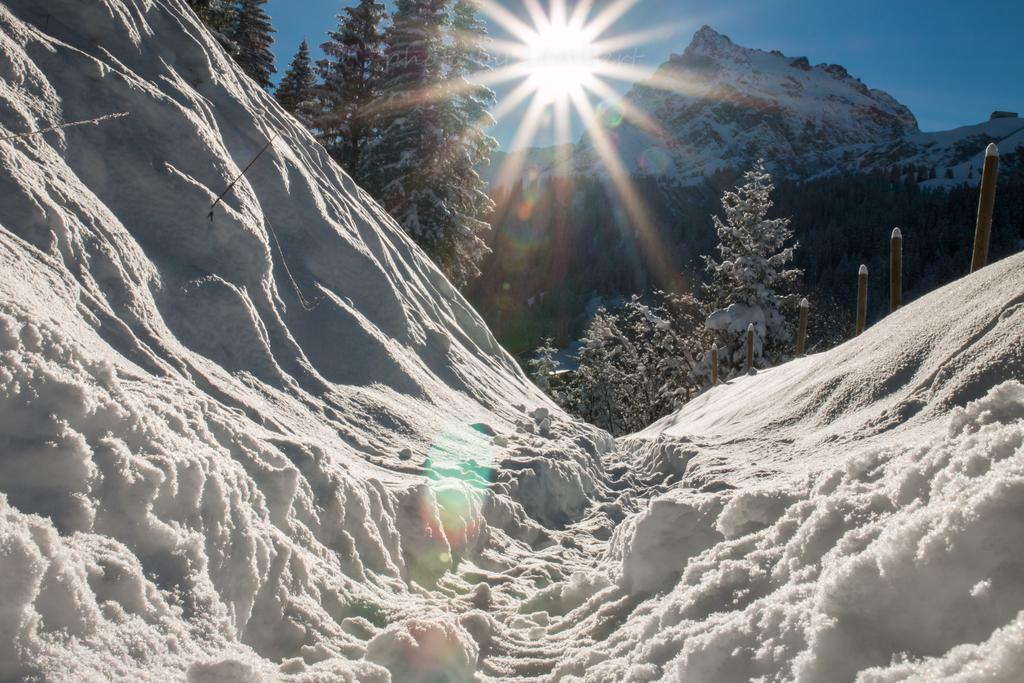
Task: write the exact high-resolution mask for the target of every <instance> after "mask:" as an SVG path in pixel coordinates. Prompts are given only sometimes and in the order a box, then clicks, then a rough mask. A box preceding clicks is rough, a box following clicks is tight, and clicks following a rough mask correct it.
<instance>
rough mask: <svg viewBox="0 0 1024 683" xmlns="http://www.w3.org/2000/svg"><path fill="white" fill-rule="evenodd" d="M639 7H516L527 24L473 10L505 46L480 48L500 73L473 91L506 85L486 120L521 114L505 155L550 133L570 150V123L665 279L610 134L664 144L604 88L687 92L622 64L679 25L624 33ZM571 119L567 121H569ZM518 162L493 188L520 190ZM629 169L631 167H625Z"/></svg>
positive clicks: (479, 78)
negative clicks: (631, 131)
mask: <svg viewBox="0 0 1024 683" xmlns="http://www.w3.org/2000/svg"><path fill="white" fill-rule="evenodd" d="M638 2H639V0H612V1H611V2H609V3H607V4H604V5H603V7H602V8H601V9H600V10H599V11H595V8H594V5H595V0H577V2H576V3H575V4H573V5H571V6H569V5H567V4H566V0H550V3H549V4H548V5H547V8H546V9H545V6H542V5H541V1H540V0H523V3H522V5H523V6H524V7H525V8H526V11H527V14H528V16H529V18H528V19H524V18H521V17H520V16H518V15H517V14H515V13H513V12H512V11H510V10H509V9H508V7H507V5H506V4H504V1H503V0H478V3H479V5H480V7H481V9H483V11H484V13H485V14H487V15H488V17H489V18H490V19H491V20H492V21H494V22H495V23H497V24H498V25H500V26H501V28H502V29H503V30H504V32H505V33H506V34H508V35H509V36H511V39H493V40H488V42H487V45H486V48H485V49H487V50H488V51H490V52H492V53H498V54H500V55H501V56H503V57H504V60H499V62H502V61H503V62H504V64H503V65H501V66H495V68H492V69H489V70H487V71H484V72H481V73H479V74H476V77H475V78H473V79H471V80H472V81H473V83H474V84H476V85H492V84H497V83H502V82H514V83H516V85H515V86H514V87H512V88H511V90H510V91H509V92H508V93H507V94H505V95H504V96H503V97H502V98H501V100H500V101H499V102H498V104H497V106H496V107H495V109H494V111H493V112H491V113H492V115H493V117H494V118H495V119H501V118H502V117H504V116H507V115H509V114H511V113H513V112H517V111H519V110H520V107H521V106H522V105H523V104H524V103H527V104H526V111H525V114H524V115H523V116H522V118H521V119H520V121H519V125H518V127H517V128H516V132H515V134H514V135H513V138H512V140H511V142H510V144H509V148H510V149H513V150H515V149H520V148H523V147H529V146H530V145H531V144H532V143H533V141H534V140H535V139H536V137H537V134H538V132H539V130H540V128H541V126H543V125H552V126H553V130H554V137H555V141H556V143H557V144H558V145H565V144H566V143H570V142H573V140H572V139H571V137H572V120H573V117H574V115H575V117H577V119H578V120H580V121H582V123H583V125H584V126H585V127H586V130H587V134H588V137H589V140H590V145H591V148H592V150H593V151H594V152H595V153H596V154H597V156H598V157H599V158H600V161H601V163H602V165H603V166H604V168H605V170H606V172H607V177H608V179H609V180H610V181H611V184H612V186H613V189H614V191H615V194H616V195H617V196H618V198H619V200H620V202H621V206H622V208H623V209H624V211H625V213H626V215H627V216H628V218H629V222H630V224H631V225H632V226H633V228H634V229H635V231H636V234H637V236H638V239H639V242H640V246H641V249H642V250H643V251H644V252H645V254H646V256H647V260H648V263H649V265H650V266H651V267H652V269H653V270H654V271H656V272H661V273H664V274H670V273H672V272H674V270H675V269H673V268H672V267H671V264H669V263H668V262H667V261H665V259H666V253H667V250H665V249H664V248H663V245H661V244H660V243H659V242H660V240H659V238H658V236H657V234H656V231H655V230H654V229H653V225H652V223H651V220H650V218H649V215H648V211H647V207H646V206H644V204H643V201H642V200H641V199H640V195H639V193H638V192H637V190H636V188H635V187H634V186H633V183H632V181H631V179H630V170H629V164H624V163H623V160H622V159H621V158H620V156H619V152H620V150H619V149H618V144H617V141H616V131H615V129H616V128H617V127H618V126H620V125H622V123H623V122H628V123H629V124H631V125H632V126H635V127H637V128H639V129H641V130H643V131H645V132H646V133H648V134H649V135H650V136H651V139H652V140H655V141H657V140H665V139H667V137H668V136H667V135H666V133H665V131H664V130H663V129H662V128H661V127H660V126H659V125H658V124H657V122H655V121H654V120H653V119H652V118H651V117H650V116H648V115H647V114H646V113H644V112H643V111H640V110H639V109H637V108H636V107H635V106H633V105H632V104H630V102H629V101H628V100H625V99H623V98H622V97H621V95H620V94H619V93H618V92H617V91H616V90H615V88H614V87H612V85H610V84H609V81H619V82H626V83H633V82H637V81H644V82H645V83H646V84H647V85H648V86H651V87H656V88H661V89H664V90H673V91H677V92H687V91H688V90H690V85H691V84H687V83H681V82H676V81H675V80H674V79H673V77H671V76H666V75H665V74H662V73H658V74H652V73H651V71H649V70H648V69H645V68H643V67H641V66H639V65H637V64H636V63H635V60H631V59H628V58H625V59H624V58H623V56H624V55H628V54H630V53H631V52H633V51H635V50H636V49H637V48H638V47H639V46H642V45H643V44H644V43H647V42H651V41H653V40H655V39H656V38H658V37H662V36H666V35H671V34H674V33H675V32H676V31H677V30H678V29H679V28H681V27H680V26H679V25H662V26H660V27H658V28H656V29H651V30H647V31H638V32H630V33H624V32H622V31H619V30H617V28H618V26H617V24H618V22H619V20H620V19H621V18H622V17H623V15H625V14H626V12H628V11H629V10H630V9H631V8H632V7H634V6H635V5H636V4H637V3H638ZM574 112H575V114H574ZM525 158H526V157H525V155H522V154H519V155H517V154H510V155H508V156H507V157H506V160H505V161H504V162H503V165H502V166H501V167H500V168H499V169H498V170H497V173H496V174H495V178H494V186H495V187H511V186H513V185H515V184H518V182H519V179H520V178H521V177H522V175H523V164H524V161H525ZM632 161H633V162H635V160H632Z"/></svg>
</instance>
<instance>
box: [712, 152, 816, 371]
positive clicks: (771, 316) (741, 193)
mask: <svg viewBox="0 0 1024 683" xmlns="http://www.w3.org/2000/svg"><path fill="white" fill-rule="evenodd" d="M743 178H744V180H745V183H744V184H743V185H741V186H739V187H738V188H736V190H735V191H727V192H725V194H723V195H722V208H723V209H724V210H725V221H722V220H721V219H720V218H719V217H718V216H714V217H713V220H714V226H715V231H716V232H717V233H718V239H719V245H718V255H719V259H718V260H715V259H713V258H711V257H708V256H706V257H704V260H705V263H706V266H707V269H708V271H709V273H710V274H711V282H710V284H709V285H708V288H707V293H708V295H709V299H710V303H711V305H712V306H713V308H714V309H716V310H714V312H713V313H712V314H711V315H710V316H709V317H708V319H707V322H706V323H705V325H706V327H707V328H708V329H709V330H712V331H714V332H715V333H716V336H717V338H718V339H717V341H718V345H719V347H722V348H725V349H727V350H728V360H729V361H731V362H730V363H727V366H728V365H731V369H733V370H735V369H737V368H740V367H742V359H743V358H744V356H745V344H746V329H747V325H748V324H750V323H753V324H754V328H755V331H756V334H755V344H754V355H755V359H756V360H755V363H756V364H761V365H763V364H764V363H765V362H767V363H769V364H774V363H777V362H779V361H780V360H781V359H782V358H783V357H784V355H785V354H786V353H787V352H788V350H789V345H790V342H791V341H792V338H793V331H792V327H793V326H792V324H791V323H792V320H791V318H792V314H793V310H794V309H795V298H798V297H794V295H793V290H794V287H795V284H796V281H797V279H798V278H799V277H800V276H801V275H802V271H800V270H799V269H796V268H789V267H788V266H790V265H791V264H792V261H793V256H794V253H795V251H796V247H797V245H796V244H792V245H789V246H787V244H786V243H787V242H788V241H789V240H790V239H791V238H792V236H793V231H792V230H791V229H790V227H789V219H788V218H772V219H770V218H768V217H767V215H768V210H769V209H770V208H771V207H772V200H771V193H772V191H773V190H774V185H773V184H772V180H771V176H770V175H769V174H768V172H767V171H765V169H764V162H763V161H761V160H758V161H757V162H756V163H755V164H754V167H753V168H752V169H751V170H750V171H747V172H746V173H745V174H744V176H743ZM725 369H726V370H728V369H730V368H729V367H727V368H725Z"/></svg>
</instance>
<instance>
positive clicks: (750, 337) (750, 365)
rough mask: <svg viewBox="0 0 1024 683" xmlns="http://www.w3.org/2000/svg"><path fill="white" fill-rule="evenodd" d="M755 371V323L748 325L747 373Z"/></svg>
mask: <svg viewBox="0 0 1024 683" xmlns="http://www.w3.org/2000/svg"><path fill="white" fill-rule="evenodd" d="M753 369H754V323H750V324H749V325H747V372H750V371H751V370H753Z"/></svg>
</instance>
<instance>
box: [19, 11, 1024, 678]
mask: <svg viewBox="0 0 1024 683" xmlns="http://www.w3.org/2000/svg"><path fill="white" fill-rule="evenodd" d="M0 54H2V56H3V59H2V60H0V126H2V127H3V129H4V131H5V132H4V134H3V136H0V137H5V138H9V136H12V135H19V134H27V135H22V137H17V138H13V139H4V140H3V141H0V189H2V192H0V359H2V364H0V681H4V682H6V681H20V680H54V681H65V680H75V681H108V680H181V679H185V680H189V681H193V682H210V681H218V682H222V681H245V682H252V681H259V680H267V681H278V680H285V681H287V680H292V681H327V680H330V681H334V680H349V681H352V680H357V681H381V682H384V681H388V680H394V681H413V682H416V681H439V680H446V681H470V680H509V679H526V680H538V679H559V680H587V681H621V680H633V681H645V680H688V681H689V680H697V681H701V680H748V679H750V678H754V677H762V678H763V679H764V680H790V679H799V680H804V681H826V680H829V681H831V680H853V678H854V676H855V675H856V674H857V672H864V673H863V677H864V678H865V679H867V680H885V681H888V680H900V679H905V678H912V677H915V676H916V677H918V678H919V679H925V680H937V679H940V678H943V677H954V676H957V675H959V676H961V678H965V679H969V678H972V677H976V675H978V672H983V673H984V674H986V675H988V676H989V677H990V678H993V679H1000V678H1002V679H1006V680H1010V679H1012V678H1013V677H1014V675H1015V674H1017V673H1019V662H1020V661H1021V660H1022V658H1024V637H1022V634H1024V622H1022V617H1021V610H1022V609H1024V591H1022V590H1021V586H1020V581H1019V569H1020V567H1021V566H1022V565H1024V545H1022V541H1021V539H1022V538H1024V533H1022V531H1024V529H1022V528H1021V523H1022V520H1024V514H1021V510H1022V506H1024V445H1022V444H1024V387H1022V386H1021V384H1020V383H1019V380H1020V379H1022V378H1024V357H1022V353H1024V348H1022V347H1021V344H1020V339H1021V335H1022V333H1024V268H1022V266H1024V256H1016V257H1012V258H1009V259H1006V260H1004V261H1002V262H1000V263H997V264H994V265H993V266H991V267H989V268H986V269H983V270H982V271H980V272H979V273H976V274H974V275H972V276H971V277H969V278H967V279H964V280H962V281H960V282H958V283H956V284H954V285H952V286H950V287H946V288H945V289H943V290H941V291H939V292H937V293H934V294H932V295H929V296H927V297H924V298H922V299H921V300H918V301H917V302H915V303H913V304H911V305H909V306H907V307H906V308H905V309H902V310H901V311H899V312H898V313H897V314H896V315H894V316H892V317H891V318H890V319H887V320H886V321H883V322H882V323H881V324H879V325H878V326H877V327H875V328H873V329H871V330H869V331H868V332H866V333H865V334H864V335H862V336H861V337H859V338H858V339H857V340H855V341H853V342H850V343H848V344H845V345H843V346H841V347H839V348H837V349H834V350H833V351H830V352H829V353H826V354H821V355H817V356H812V357H809V358H805V359H801V360H799V361H797V362H794V363H791V364H788V365H786V366H782V367H779V368H775V369H773V370H770V371H767V372H763V373H760V374H758V375H756V376H752V377H743V378H741V379H738V380H735V381H732V382H730V383H729V384H728V385H726V386H720V387H717V388H715V389H713V390H711V391H708V392H707V393H706V394H704V395H703V396H702V397H700V398H698V399H697V400H696V401H695V402H694V403H693V404H691V405H690V406H689V407H687V408H686V409H685V410H684V411H682V412H681V413H679V414H678V415H675V416H672V417H670V418H667V419H666V420H665V421H663V422H662V423H659V424H657V425H655V426H653V427H652V428H651V429H650V430H648V431H647V432H645V433H643V434H639V435H636V436H634V437H632V438H629V439H625V440H622V441H620V442H618V443H616V442H615V441H613V440H612V439H611V438H610V437H608V436H607V435H606V434H604V433H602V432H600V431H598V430H595V429H593V428H591V427H588V426H586V425H582V424H579V423H577V422H574V421H572V420H571V419H569V418H568V417H567V416H566V415H565V414H563V413H562V412H561V411H559V410H558V409H557V408H556V407H555V406H554V405H552V404H551V403H550V402H549V401H548V400H547V399H546V398H545V397H544V396H543V395H542V394H540V392H538V391H537V390H536V389H534V388H533V387H532V385H531V384H530V383H529V382H528V381H527V380H526V379H525V378H524V377H523V375H522V374H521V373H520V371H519V370H518V369H517V367H516V365H515V363H514V362H513V361H512V360H511V359H510V358H509V356H508V355H507V354H505V353H504V352H503V351H502V350H501V349H500V348H499V347H498V346H497V344H495V342H494V340H493V338H492V337H491V335H490V333H489V332H488V330H487V329H486V328H485V326H484V325H483V324H482V322H481V321H480V319H479V317H478V316H477V315H476V313H475V312H474V311H473V310H472V309H471V308H470V307H469V306H468V305H467V304H466V302H465V301H464V300H463V299H462V298H461V297H460V296H459V294H458V293H457V292H456V291H455V290H454V289H453V288H452V287H451V286H450V285H449V284H448V283H447V282H446V281H445V280H444V278H443V277H442V276H441V275H440V273H439V272H438V271H437V269H435V268H434V267H433V266H432V265H431V264H430V263H429V261H428V260H427V259H426V258H425V256H424V255H423V254H422V252H421V251H420V250H419V249H417V248H416V247H415V246H414V245H413V244H412V243H411V242H410V241H409V240H408V239H407V238H406V236H405V235H404V234H403V233H402V231H401V230H400V229H399V227H398V226H397V225H396V224H395V223H394V222H393V221H392V220H391V219H390V218H388V217H387V216H386V215H385V214H384V212H383V211H381V209H380V208H379V207H378V206H377V205H376V204H375V203H374V202H373V201H372V200H371V199H370V198H369V197H368V196H367V195H366V194H365V193H364V192H362V191H361V190H360V189H359V188H358V187H355V186H354V184H353V183H352V181H351V180H350V179H349V178H348V177H347V176H345V175H344V173H342V172H341V171H340V170H339V169H338V168H337V167H336V166H335V165H334V164H333V163H332V162H331V161H330V160H329V159H328V157H327V155H326V154H325V153H324V152H323V150H322V149H321V148H320V147H319V146H318V145H317V144H316V143H315V142H314V141H313V139H312V138H311V137H310V136H309V135H308V134H307V133H306V132H305V131H304V130H303V129H302V127H301V126H300V125H299V124H298V123H297V122H295V121H293V120H292V119H290V118H289V117H288V116H287V115H286V114H285V113H284V112H283V111H282V110H281V109H280V108H279V107H278V106H277V104H276V103H275V102H274V101H273V100H272V99H271V98H270V97H268V96H267V94H266V93H264V92H262V91H261V90H260V89H259V88H258V87H257V86H255V85H254V84H253V83H251V82H250V81H249V80H248V79H246V78H245V77H244V76H243V75H242V74H241V72H240V71H239V70H238V69H237V68H236V67H235V66H234V64H233V63H232V62H231V60H230V59H229V58H228V57H227V56H226V55H225V54H224V53H223V52H222V50H221V48H220V47H219V46H218V44H217V43H216V41H215V40H213V39H212V38H211V37H210V36H209V35H208V34H207V33H206V32H205V31H204V29H203V28H202V27H201V26H200V24H199V23H198V21H196V20H195V18H194V17H193V15H192V14H191V13H190V11H189V10H188V9H187V6H186V5H185V3H184V2H183V1H182V0H94V1H89V2H83V1H82V0H50V2H48V3H38V2H35V1H34V0H9V1H8V2H5V3H3V4H2V5H0ZM117 112H125V113H127V114H128V115H127V116H126V117H123V118H117V119H108V120H105V121H102V122H100V123H98V124H97V125H95V126H79V127H74V128H66V129H63V130H61V131H59V132H51V133H46V134H39V135H33V134H31V133H32V132H33V131H38V130H40V129H45V128H49V127H52V126H60V125H62V124H63V123H66V122H73V121H77V120H82V119H91V118H94V117H97V116H100V115H104V114H109V113H117ZM268 140H269V141H272V143H271V145H270V147H269V148H268V150H267V151H266V153H265V154H264V155H263V156H262V157H260V158H259V159H258V160H257V162H256V163H255V164H254V165H253V166H252V168H251V169H250V170H249V171H248V173H247V174H246V175H245V177H244V178H242V179H241V180H240V181H239V182H238V184H237V185H236V186H235V187H234V188H233V189H232V190H230V191H229V192H227V193H226V195H225V199H224V201H223V202H222V203H221V204H220V205H218V206H217V208H216V209H215V210H214V213H213V219H212V221H211V220H209V219H208V218H207V213H208V211H209V207H210V205H211V204H212V203H213V202H214V200H215V198H216V197H217V196H218V195H219V194H220V193H221V192H222V191H223V190H224V189H225V188H226V187H227V186H228V184H229V182H230V181H231V180H233V179H234V178H236V177H237V176H238V174H239V172H240V171H241V170H242V169H243V168H245V166H246V165H248V164H249V162H250V161H252V160H253V159H254V158H255V157H256V155H257V154H258V153H259V152H260V150H261V149H262V148H263V147H264V146H265V145H266V144H267V141H268ZM1014 380H1017V381H1014Z"/></svg>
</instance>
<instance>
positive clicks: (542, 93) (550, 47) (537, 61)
mask: <svg viewBox="0 0 1024 683" xmlns="http://www.w3.org/2000/svg"><path fill="white" fill-rule="evenodd" d="M527 48H528V49H529V56H528V57H527V59H526V64H525V68H526V69H527V71H528V73H529V76H528V79H529V83H530V84H531V85H532V87H533V88H535V89H536V93H537V96H538V97H540V98H541V99H542V100H544V101H545V102H553V101H555V100H557V99H559V98H562V97H568V96H569V93H570V92H572V91H576V90H579V89H580V88H582V87H583V85H584V84H585V83H587V82H588V81H589V80H590V79H591V78H592V77H593V75H594V71H595V70H596V69H597V67H598V63H597V58H596V55H595V53H594V45H593V43H592V41H591V39H590V37H589V36H588V35H587V33H586V31H584V30H583V29H582V28H580V27H577V26H570V25H568V24H564V25H560V26H556V25H553V24H549V25H547V26H543V27H541V28H540V30H538V31H537V33H536V34H534V35H533V36H531V37H530V40H529V42H528V43H527Z"/></svg>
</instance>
